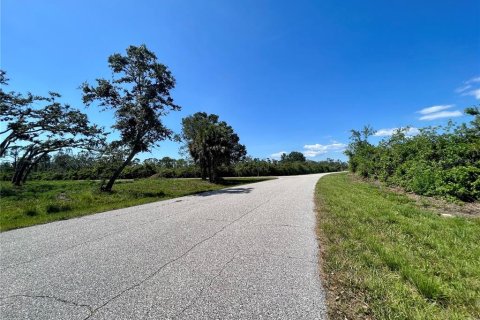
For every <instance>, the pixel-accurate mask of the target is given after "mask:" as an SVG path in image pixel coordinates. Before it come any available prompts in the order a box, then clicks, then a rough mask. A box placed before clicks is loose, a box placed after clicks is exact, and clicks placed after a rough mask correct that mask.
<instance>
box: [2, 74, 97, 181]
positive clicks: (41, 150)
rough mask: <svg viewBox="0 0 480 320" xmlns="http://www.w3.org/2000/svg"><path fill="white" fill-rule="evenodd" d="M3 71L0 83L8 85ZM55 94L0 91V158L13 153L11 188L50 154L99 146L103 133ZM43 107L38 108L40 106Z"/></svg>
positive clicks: (82, 114)
mask: <svg viewBox="0 0 480 320" xmlns="http://www.w3.org/2000/svg"><path fill="white" fill-rule="evenodd" d="M7 81H8V79H6V77H5V72H4V71H1V72H0V83H1V84H2V85H7ZM59 97H60V95H59V94H58V93H54V92H50V93H49V97H40V96H34V95H32V94H30V93H28V94H26V95H22V94H20V93H16V92H4V91H3V90H0V120H1V121H2V122H5V123H6V128H5V129H3V130H2V131H1V132H0V134H2V135H4V138H3V140H2V142H1V143H0V156H3V155H5V154H6V153H7V151H8V150H10V149H11V150H12V151H13V152H14V157H15V173H14V174H13V177H12V183H13V184H14V185H17V186H18V185H21V184H22V183H24V182H25V181H26V179H27V177H28V174H29V173H30V171H31V170H32V168H33V167H34V166H36V165H37V164H38V163H39V162H40V161H41V160H42V159H44V158H45V157H46V156H47V155H49V154H50V153H53V152H57V151H60V150H62V149H65V148H79V149H94V148H97V147H98V146H99V145H101V144H102V142H103V140H104V137H105V136H104V133H103V131H102V129H101V128H99V127H97V126H96V125H91V124H90V122H89V121H88V117H87V115H85V114H84V113H82V112H81V111H79V110H77V109H74V108H72V107H70V106H69V105H67V104H61V103H59V102H57V101H56V98H59ZM42 102H43V103H46V105H44V106H40V107H39V106H38V104H40V103H42Z"/></svg>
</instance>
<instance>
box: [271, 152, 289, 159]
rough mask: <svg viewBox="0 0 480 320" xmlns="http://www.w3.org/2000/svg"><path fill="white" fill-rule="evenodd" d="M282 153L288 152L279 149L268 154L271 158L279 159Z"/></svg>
mask: <svg viewBox="0 0 480 320" xmlns="http://www.w3.org/2000/svg"><path fill="white" fill-rule="evenodd" d="M284 153H288V152H287V151H280V152H276V153H272V154H271V155H270V157H271V158H272V159H280V157H281V156H282V154H284Z"/></svg>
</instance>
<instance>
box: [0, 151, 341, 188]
mask: <svg viewBox="0 0 480 320" xmlns="http://www.w3.org/2000/svg"><path fill="white" fill-rule="evenodd" d="M15 166H16V163H15V159H14V160H13V161H11V162H3V163H1V164H0V179H1V180H4V181H8V180H10V179H11V177H12V175H13V174H14V172H15ZM347 168H348V165H347V163H345V162H342V161H339V160H332V159H327V160H324V161H307V160H304V161H287V160H280V161H278V160H271V159H266V160H263V159H258V158H251V157H246V158H244V159H243V160H241V161H238V162H235V163H234V164H231V165H222V166H220V167H219V168H217V170H218V174H219V176H223V177H226V176H228V177H248V176H277V175H299V174H309V173H322V172H335V171H343V170H346V169H347ZM201 176H202V169H201V167H200V166H198V165H197V164H195V162H194V161H192V160H186V159H173V158H170V157H164V158H161V159H155V158H149V159H145V160H144V161H140V160H138V159H134V160H133V161H132V162H131V164H129V165H128V166H126V167H125V169H124V170H123V171H122V173H121V174H120V178H121V179H139V178H150V177H152V178H201ZM107 178H108V174H107V173H106V172H105V165H104V163H102V161H101V160H99V159H98V158H97V157H96V156H95V155H93V154H88V153H86V152H81V153H78V154H72V153H69V152H59V153H56V154H55V155H53V156H47V157H45V158H43V160H42V161H40V162H39V163H37V164H36V165H35V166H34V168H33V169H32V172H31V174H30V179H32V180H98V179H107Z"/></svg>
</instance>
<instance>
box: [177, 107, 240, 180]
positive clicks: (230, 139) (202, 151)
mask: <svg viewBox="0 0 480 320" xmlns="http://www.w3.org/2000/svg"><path fill="white" fill-rule="evenodd" d="M182 137H183V140H184V141H185V143H186V146H187V149H188V151H189V153H190V155H191V157H192V158H193V160H194V161H195V163H196V164H197V165H199V166H200V170H201V177H202V179H204V180H205V179H206V178H207V175H208V178H209V180H210V182H217V181H218V178H219V174H218V169H219V167H220V166H222V165H230V164H232V163H235V162H237V161H239V160H241V159H242V158H243V157H245V155H246V154H247V152H246V148H245V146H244V145H242V144H240V143H239V141H240V138H239V137H238V135H237V134H236V133H235V132H234V131H233V128H232V127H231V126H229V125H228V124H227V123H226V122H225V121H218V115H215V114H207V113H205V112H197V113H195V114H193V115H191V116H188V117H186V118H184V119H182Z"/></svg>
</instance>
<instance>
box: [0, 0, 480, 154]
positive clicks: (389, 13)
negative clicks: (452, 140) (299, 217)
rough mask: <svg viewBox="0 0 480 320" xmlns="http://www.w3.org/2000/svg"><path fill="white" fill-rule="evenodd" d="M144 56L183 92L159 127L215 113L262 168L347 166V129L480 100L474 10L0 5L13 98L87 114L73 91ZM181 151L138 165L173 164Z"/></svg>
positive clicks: (404, 2) (352, 4)
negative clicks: (304, 163)
mask: <svg viewBox="0 0 480 320" xmlns="http://www.w3.org/2000/svg"><path fill="white" fill-rule="evenodd" d="M140 44H146V45H147V47H149V48H150V49H151V50H152V51H154V52H155V53H156V54H157V56H158V58H159V60H160V61H161V62H162V63H164V64H166V65H167V66H169V68H170V69H171V70H172V72H173V74H174V76H175V78H176V80H177V86H176V88H175V90H174V92H173V97H174V99H175V101H176V102H177V103H178V104H180V105H181V106H182V107H183V109H182V111H181V112H174V113H171V114H170V115H169V116H167V117H166V118H165V123H166V124H167V125H168V126H169V127H170V128H172V129H173V130H175V131H176V132H179V131H180V122H181V119H182V118H183V117H185V116H187V115H190V114H192V113H194V112H197V111H206V112H209V113H216V114H218V115H220V118H221V119H223V120H225V121H227V122H228V123H229V124H231V125H232V126H233V127H234V129H235V130H236V131H237V133H238V134H239V136H240V139H241V142H242V143H244V144H245V145H246V146H247V150H248V152H249V154H250V155H252V156H254V157H260V158H266V157H271V156H272V155H273V154H278V153H279V152H282V151H287V152H288V151H292V150H297V151H302V152H305V154H306V155H307V156H309V157H310V158H311V159H314V160H319V159H324V158H327V157H331V158H341V159H345V158H344V156H343V155H342V149H343V146H344V145H345V144H346V143H348V137H349V130H350V129H353V128H356V129H359V128H361V127H363V126H364V125H366V124H370V125H372V126H373V127H374V128H375V129H378V130H380V131H379V134H385V135H386V134H389V132H391V129H392V128H398V127H403V126H407V125H410V126H413V127H414V128H419V127H423V126H428V125H437V124H442V123H445V122H446V121H447V120H448V119H449V118H452V119H455V120H457V121H467V120H468V118H467V117H464V116H463V115H462V114H461V113H460V112H459V111H461V110H463V109H464V108H465V107H467V106H470V105H472V104H478V103H479V99H480V91H479V88H480V78H479V77H480V2H479V1H478V0H456V1H450V0H442V1H438V0H437V1H418V0H415V1H409V0H398V1H397V0H393V1H380V0H378V1H373V0H372V1H365V0H352V1H335V0H323V1H313V0H312V1H301V0H298V1H273V0H272V1H262V0H256V1H226V0H221V1H220V0H219V1H207V0H202V1H178V0H169V1H154V0H150V1H146V0H143V1H141V0H137V1H111V0H96V1H54V0H49V1H33V0H30V1H27V0H2V2H1V57H0V58H1V60H0V63H1V68H2V69H4V70H6V71H7V73H8V76H9V78H10V79H11V81H10V89H12V90H16V91H22V92H23V91H31V92H34V93H37V94H46V93H47V92H48V91H49V90H53V91H57V92H59V93H61V94H62V95H63V101H65V102H68V103H70V104H72V105H73V106H76V107H78V108H81V109H83V108H84V107H83V105H82V103H81V92H80V90H78V86H79V85H80V84H81V83H82V82H83V81H89V82H91V83H92V82H93V81H94V79H95V78H97V77H107V78H108V77H109V76H110V71H109V69H108V66H107V57H108V56H109V55H110V54H112V53H116V52H119V53H124V52H125V48H126V47H128V46H129V45H140ZM431 107H434V108H431ZM426 108H430V109H426ZM423 109H426V110H424V111H423V112H422V113H421V112H420V110H423ZM86 112H87V113H88V114H89V116H90V118H91V120H92V121H94V122H96V123H99V124H102V125H104V126H107V127H108V126H110V125H111V124H112V114H111V113H108V112H107V113H100V112H99V111H98V110H97V109H95V108H92V107H90V108H88V109H87V110H86ZM422 118H423V119H422ZM414 132H415V129H412V133H414ZM178 147H179V146H178V144H175V143H172V142H164V143H162V146H161V147H160V148H158V149H156V150H154V151H153V152H152V154H144V155H142V156H141V158H147V157H152V156H154V157H163V156H171V157H179V155H178Z"/></svg>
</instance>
